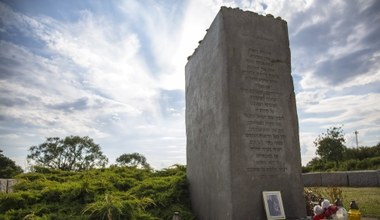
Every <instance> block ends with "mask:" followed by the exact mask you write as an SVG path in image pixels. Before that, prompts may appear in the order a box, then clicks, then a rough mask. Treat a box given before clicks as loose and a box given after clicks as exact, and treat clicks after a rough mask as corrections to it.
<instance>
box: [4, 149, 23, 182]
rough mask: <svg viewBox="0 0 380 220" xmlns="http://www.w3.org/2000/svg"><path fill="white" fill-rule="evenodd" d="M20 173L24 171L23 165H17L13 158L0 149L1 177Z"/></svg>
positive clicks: (5, 177) (9, 176)
mask: <svg viewBox="0 0 380 220" xmlns="http://www.w3.org/2000/svg"><path fill="white" fill-rule="evenodd" d="M20 173H22V169H21V167H20V166H17V165H16V163H15V162H14V161H13V160H11V159H9V158H8V157H6V156H5V155H4V154H3V150H0V178H4V179H7V178H12V177H14V176H16V175H17V174H20Z"/></svg>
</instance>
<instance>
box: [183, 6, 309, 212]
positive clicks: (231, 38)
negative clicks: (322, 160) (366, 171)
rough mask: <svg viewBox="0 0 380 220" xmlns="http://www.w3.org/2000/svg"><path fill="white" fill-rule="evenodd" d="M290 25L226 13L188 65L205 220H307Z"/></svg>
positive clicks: (193, 161) (197, 183) (193, 155)
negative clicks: (273, 214) (277, 204)
mask: <svg viewBox="0 0 380 220" xmlns="http://www.w3.org/2000/svg"><path fill="white" fill-rule="evenodd" d="M290 72H291V66H290V49H289V40H288V31H287V23H286V22H285V21H284V20H282V19H281V18H274V17H273V16H271V15H267V16H262V15H258V14H256V13H253V12H248V11H246V12H245V11H242V10H239V9H231V8H226V7H222V8H221V10H220V11H219V13H218V15H217V16H216V18H215V19H214V21H213V23H212V24H211V26H210V28H209V29H208V31H207V34H206V36H205V37H204V39H203V40H202V42H201V43H200V45H199V47H198V48H197V49H196V50H195V52H194V53H193V55H192V56H191V57H189V60H188V63H187V65H186V133H187V175H188V180H189V184H190V193H191V199H192V207H193V210H194V212H195V214H196V216H197V218H198V219H200V220H205V219H206V220H207V219H215V220H224V219H229V220H237V219H238V220H240V219H244V220H248V219H251V220H260V219H266V215H265V208H264V203H263V197H262V192H263V191H280V192H281V195H282V199H283V205H284V210H285V215H286V217H287V218H288V219H292V218H293V219H296V218H303V217H305V216H306V211H305V200H304V198H303V184H302V179H301V156H300V147H299V136H298V119H297V112H296V104H295V95H294V88H293V81H292V77H291V74H290Z"/></svg>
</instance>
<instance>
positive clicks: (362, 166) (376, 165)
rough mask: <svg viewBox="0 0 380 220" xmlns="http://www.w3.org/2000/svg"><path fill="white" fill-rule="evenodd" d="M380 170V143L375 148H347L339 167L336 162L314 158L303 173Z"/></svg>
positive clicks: (304, 168)
mask: <svg viewBox="0 0 380 220" xmlns="http://www.w3.org/2000/svg"><path fill="white" fill-rule="evenodd" d="M378 169H380V143H378V144H377V145H376V146H373V147H359V148H347V149H346V150H345V151H344V153H343V156H342V160H341V161H340V166H339V167H337V166H336V162H335V161H328V160H323V159H321V158H318V157H316V158H313V159H312V160H311V161H310V162H309V163H308V164H307V165H306V167H303V172H323V171H346V170H348V171H350V170H378Z"/></svg>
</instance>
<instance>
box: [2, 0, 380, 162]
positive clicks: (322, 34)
mask: <svg viewBox="0 0 380 220" xmlns="http://www.w3.org/2000/svg"><path fill="white" fill-rule="evenodd" d="M223 5H224V6H229V7H234V8H235V7H239V8H241V9H243V10H250V11H255V12H257V13H259V14H263V15H265V14H272V15H274V16H275V17H277V16H280V17H282V18H283V19H285V20H286V21H287V22H288V28H289V38H290V47H291V53H292V75H293V79H294V85H295V92H296V98H297V110H298V117H299V125H300V143H301V154H302V161H303V164H306V163H307V162H308V161H309V160H310V159H311V158H312V157H314V156H315V147H314V146H313V141H314V140H315V138H316V137H317V136H318V135H319V134H321V133H323V132H325V131H326V129H327V128H329V127H331V126H341V125H343V129H344V131H345V133H346V136H345V137H346V145H347V146H348V147H353V146H355V136H354V133H353V132H354V131H355V130H357V131H358V132H359V134H358V137H359V145H363V146H373V145H375V144H377V143H378V142H380V101H379V100H380V25H379V24H380V13H378V12H379V11H380V1H376V0H373V1H370V0H366V1H312V0H283V1H275V0H266V1H264V0H256V1H253V0H252V1H249V0H241V1H225V0H213V1H211V0H209V1H206V0H189V1H174V0H167V1H164V0H157V1H153V0H125V1H116V0H115V1H100V0H87V1H86V0H85V1H77V0H66V1H53V0H34V1H27V0H24V1H20V0H12V1H1V2H0V34H1V35H0V49H1V51H0V56H1V59H0V147H1V149H2V150H3V151H4V154H5V155H6V156H8V157H10V158H12V159H13V160H15V161H16V162H17V163H18V164H19V165H21V166H23V167H25V166H26V155H27V153H28V149H29V147H30V146H33V145H38V144H41V143H43V142H44V141H45V138H46V137H55V136H58V137H65V136H68V135H80V136H90V137H91V138H93V139H94V141H95V142H96V143H97V144H99V145H100V146H101V147H102V150H103V152H104V153H105V155H106V156H107V157H108V158H109V159H110V162H111V163H114V162H115V159H116V158H117V157H118V156H120V155H121V154H123V153H132V152H139V153H142V154H144V155H145V156H146V157H147V160H148V162H149V163H150V164H151V165H152V166H153V167H155V168H156V169H160V168H164V167H168V166H170V165H173V164H176V163H180V164H185V163H186V131H185V94H184V92H185V91H184V90H185V82H184V67H185V64H186V62H187V57H188V56H189V55H191V54H192V52H193V51H194V49H195V48H196V47H197V46H198V41H200V40H201V39H203V37H204V35H205V33H206V31H205V30H206V29H207V28H208V27H209V26H210V24H211V22H212V20H213V19H214V17H215V16H216V14H217V12H218V11H219V9H220V7H221V6H223Z"/></svg>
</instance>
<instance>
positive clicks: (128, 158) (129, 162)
mask: <svg viewBox="0 0 380 220" xmlns="http://www.w3.org/2000/svg"><path fill="white" fill-rule="evenodd" d="M116 162H117V163H118V164H119V165H121V166H130V167H142V168H146V169H150V165H149V164H148V163H147V162H146V158H145V157H144V155H142V154H139V153H131V154H122V155H120V157H118V158H117V159H116Z"/></svg>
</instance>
